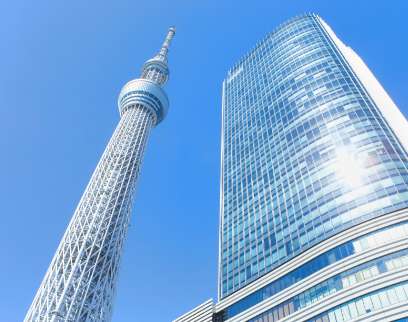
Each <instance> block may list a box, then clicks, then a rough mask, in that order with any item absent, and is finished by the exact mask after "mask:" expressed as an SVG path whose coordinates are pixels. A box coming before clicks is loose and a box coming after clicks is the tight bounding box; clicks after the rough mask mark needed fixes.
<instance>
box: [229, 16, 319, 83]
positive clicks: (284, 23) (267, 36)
mask: <svg viewBox="0 0 408 322" xmlns="http://www.w3.org/2000/svg"><path fill="white" fill-rule="evenodd" d="M306 17H315V18H320V19H321V17H320V16H319V15H318V14H316V13H313V12H309V13H303V14H299V15H296V16H294V17H292V18H289V19H287V20H285V21H283V22H282V23H280V24H279V25H278V26H277V27H275V28H274V29H273V30H272V31H271V32H268V33H267V34H266V36H264V37H263V38H261V39H260V40H259V41H257V42H256V44H255V46H254V47H252V48H251V49H250V50H249V51H247V52H246V53H245V54H244V55H243V56H242V57H241V58H240V59H239V60H238V61H237V62H236V63H235V64H233V65H232V67H230V68H229V69H228V71H227V76H226V77H225V78H224V79H223V81H225V80H226V79H227V78H228V76H229V74H231V73H232V72H233V71H234V69H236V68H237V67H239V65H240V64H242V62H243V61H245V60H246V59H247V58H248V57H249V56H250V55H251V54H252V53H253V52H254V51H255V50H257V49H258V47H259V46H261V45H262V44H263V43H264V42H265V41H266V40H267V39H268V38H269V37H271V36H272V35H273V34H275V33H277V32H278V31H280V30H281V29H282V28H284V27H286V26H287V25H289V24H291V23H293V22H294V21H296V20H299V19H303V18H306Z"/></svg>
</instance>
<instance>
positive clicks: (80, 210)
mask: <svg viewBox="0 0 408 322" xmlns="http://www.w3.org/2000/svg"><path fill="white" fill-rule="evenodd" d="M174 34H175V28H174V27H172V28H170V29H169V32H168V34H167V37H166V38H165V41H164V43H163V46H162V47H161V49H160V51H159V53H158V54H157V55H156V56H155V57H153V58H152V59H150V60H148V61H147V62H146V63H145V64H144V66H143V69H142V73H141V77H140V78H138V79H134V80H131V81H130V82H128V83H127V84H126V85H125V86H124V87H123V88H122V90H121V92H120V95H119V99H118V106H119V113H120V116H121V119H120V121H119V124H118V125H117V127H116V129H115V131H114V133H113V135H112V137H111V139H110V141H109V143H108V145H107V147H106V149H105V151H104V153H103V155H102V157H101V159H100V161H99V163H98V165H97V167H96V169H95V171H94V173H93V175H92V177H91V179H90V181H89V183H88V186H87V187H86V189H85V191H84V193H83V195H82V197H81V199H80V201H79V204H78V206H77V208H76V210H75V212H74V215H73V217H72V219H71V222H70V223H69V225H68V228H67V230H66V231H65V234H64V236H63V238H62V240H61V242H60V244H59V247H58V249H57V251H56V253H55V255H54V258H53V259H52V262H51V264H50V266H49V268H48V271H47V273H46V275H45V277H44V279H43V281H42V283H41V285H40V287H39V289H38V291H37V294H36V296H35V298H34V300H33V303H32V304H31V306H30V308H29V310H28V312H27V315H26V317H25V320H24V321H26V322H34V321H41V322H44V321H47V322H57V321H58V322H62V321H64V322H73V321H84V322H85V321H86V322H88V321H110V320H111V316H112V305H113V298H114V293H115V289H116V280H117V275H118V270H119V263H120V258H121V254H122V248H123V243H124V241H125V237H126V234H127V228H128V226H129V219H130V214H131V208H132V203H133V202H132V201H133V195H134V190H135V185H136V180H137V178H138V175H139V171H140V166H141V163H142V159H143V154H144V151H145V148H146V144H147V140H148V138H149V134H150V131H151V129H152V128H153V127H155V126H156V125H157V124H159V123H160V122H161V121H162V120H163V119H164V117H165V115H166V113H167V110H168V107H169V102H168V98H167V95H166V93H165V92H164V90H163V88H162V86H163V85H164V84H165V83H166V82H167V80H168V76H169V69H168V66H167V54H168V50H169V46H170V42H171V40H172V38H173V36H174Z"/></svg>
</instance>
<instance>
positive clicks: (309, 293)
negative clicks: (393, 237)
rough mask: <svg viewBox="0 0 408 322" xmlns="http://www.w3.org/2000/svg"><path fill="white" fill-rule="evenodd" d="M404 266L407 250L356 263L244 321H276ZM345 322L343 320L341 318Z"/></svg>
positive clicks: (407, 259) (406, 259)
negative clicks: (356, 264) (359, 263)
mask: <svg viewBox="0 0 408 322" xmlns="http://www.w3.org/2000/svg"><path fill="white" fill-rule="evenodd" d="M406 268H408V249H404V250H402V251H400V252H397V253H394V254H391V255H387V256H383V257H381V258H378V259H375V260H372V261H370V262H368V263H365V264H362V265H358V266H356V267H354V268H352V269H349V270H347V271H345V272H343V273H340V274H338V275H336V276H333V277H331V278H329V279H327V280H325V281H324V282H321V283H319V284H317V285H316V286H314V287H312V288H310V289H308V290H306V291H304V292H302V293H300V294H298V295H296V296H294V297H293V298H291V299H289V300H286V301H285V302H283V303H281V304H279V305H277V306H275V307H273V308H272V309H269V310H268V311H266V312H264V313H262V314H260V315H259V316H257V317H255V318H253V319H251V320H249V321H248V322H264V321H268V322H276V321H279V320H281V319H283V318H285V317H287V316H289V315H291V314H292V313H294V312H296V311H299V310H301V309H304V308H306V307H310V306H312V305H313V304H314V303H316V302H317V301H319V300H321V299H323V298H325V297H328V296H330V295H332V294H334V293H336V292H338V291H341V290H344V289H347V288H350V287H354V286H356V285H357V284H359V283H362V282H365V281H368V280H370V279H372V278H373V277H377V276H380V275H382V274H385V273H389V272H393V271H396V270H399V269H406ZM345 321H347V320H345Z"/></svg>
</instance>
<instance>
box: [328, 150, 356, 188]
mask: <svg viewBox="0 0 408 322" xmlns="http://www.w3.org/2000/svg"><path fill="white" fill-rule="evenodd" d="M334 168H335V172H336V176H337V177H338V178H339V179H340V180H342V181H343V182H344V183H346V184H347V185H348V186H349V187H350V188H356V187H359V186H360V185H361V183H362V181H361V174H362V173H361V172H362V168H361V165H360V162H359V160H358V158H357V156H356V155H355V153H353V152H352V151H351V150H350V149H347V148H345V147H341V148H337V149H336V163H335V165H334Z"/></svg>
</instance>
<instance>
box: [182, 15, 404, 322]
mask: <svg viewBox="0 0 408 322" xmlns="http://www.w3.org/2000/svg"><path fill="white" fill-rule="evenodd" d="M221 149H222V151H221V153H222V164H221V167H222V169H221V213H220V245H219V302H218V303H217V304H214V303H213V302H211V301H210V302H206V303H204V304H203V305H201V306H199V307H198V308H196V309H194V310H193V311H191V312H189V313H187V314H185V315H184V316H182V317H180V318H178V319H176V320H175V321H178V322H187V321H189V322H192V321H197V322H198V321H216V322H221V321H229V322H233V321H250V322H266V321H267V322H272V321H316V322H317V321H320V322H323V321H352V320H353V321H356V320H358V319H364V321H391V320H396V319H399V318H403V317H406V316H408V208H407V207H408V154H407V151H408V123H407V121H406V119H405V118H404V116H403V115H402V114H401V112H400V111H399V110H398V108H397V107H396V106H395V104H394V103H393V101H392V100H391V98H390V97H389V96H388V94H387V93H386V92H385V91H384V89H383V88H382V86H381V85H380V84H379V82H378V81H377V80H376V78H375V77H374V76H373V74H372V73H371V71H370V70H369V69H368V68H367V66H366V65H365V64H364V62H363V61H362V60H361V59H360V58H359V57H358V56H357V54H356V53H355V52H354V51H353V50H352V49H351V48H349V47H347V46H345V45H344V44H343V43H342V42H341V41H340V40H339V39H338V38H337V36H336V35H335V34H334V32H333V31H332V30H331V28H330V27H329V26H328V25H327V24H326V23H325V22H324V21H323V20H322V19H321V18H320V17H319V16H317V15H314V14H306V15H302V16H298V17H295V18H293V19H291V20H289V21H287V22H285V23H284V24H282V25H280V26H279V27H278V28H277V29H276V30H275V31H273V32H272V33H271V34H269V35H268V36H267V37H266V38H265V39H263V40H262V41H261V42H259V43H258V44H257V45H256V46H255V48H254V49H253V50H251V51H250V52H249V53H248V54H247V55H245V56H244V57H243V58H242V59H241V60H240V61H239V62H238V63H237V64H236V65H235V66H234V67H233V68H231V69H230V71H229V72H228V75H227V78H226V79H225V81H224V82H223V97H222V148H221ZM209 303H212V307H211V305H210V304H209ZM209 307H211V309H209ZM205 319H207V320H205Z"/></svg>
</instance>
